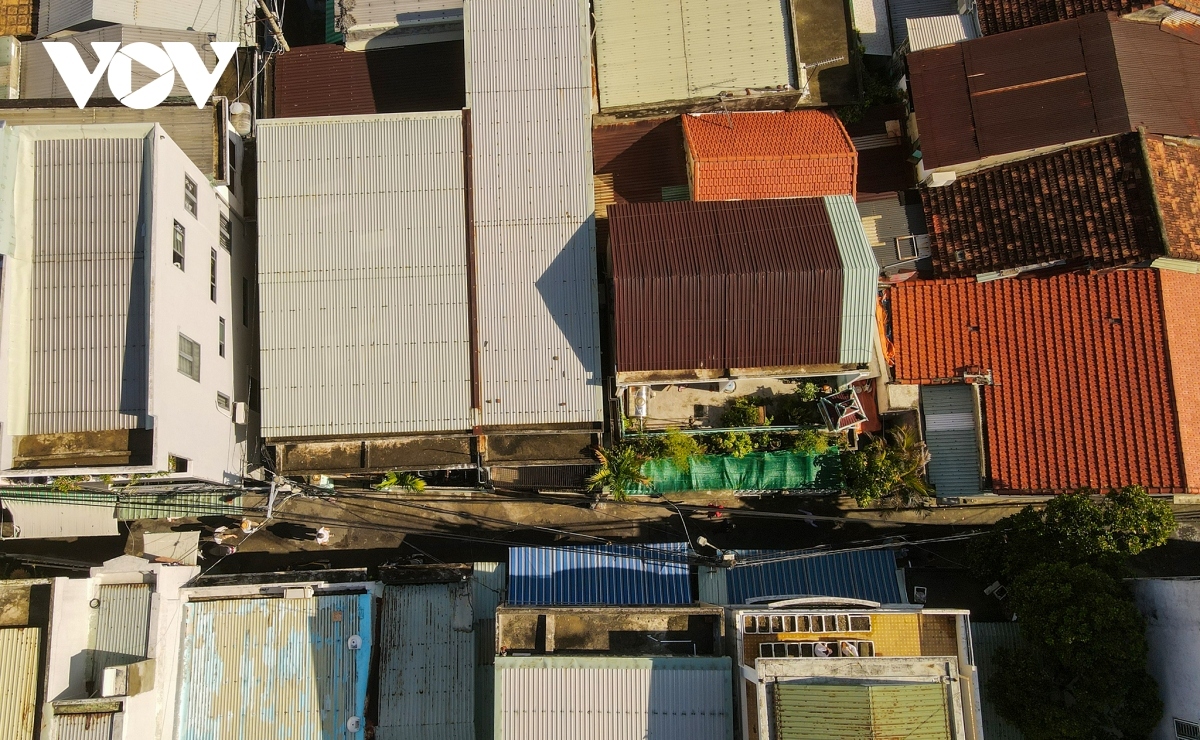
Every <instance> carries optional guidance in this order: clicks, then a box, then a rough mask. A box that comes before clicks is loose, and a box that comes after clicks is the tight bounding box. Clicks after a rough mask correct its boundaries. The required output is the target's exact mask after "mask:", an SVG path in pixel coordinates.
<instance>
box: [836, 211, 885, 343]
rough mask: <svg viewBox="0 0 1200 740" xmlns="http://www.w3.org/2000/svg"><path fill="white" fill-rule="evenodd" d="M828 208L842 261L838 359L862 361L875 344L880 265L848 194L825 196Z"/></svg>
mask: <svg viewBox="0 0 1200 740" xmlns="http://www.w3.org/2000/svg"><path fill="white" fill-rule="evenodd" d="M825 210H826V211H828V212H829V224H830V226H832V227H833V237H834V242H835V243H836V244H837V250H838V255H839V257H840V259H841V262H842V335H841V342H840V349H839V351H838V362H839V363H841V364H843V365H863V364H866V363H867V362H870V360H871V352H872V351H873V350H874V348H875V326H876V320H875V297H876V293H877V291H878V286H879V265H878V264H877V263H876V262H875V255H874V254H872V252H871V245H870V244H868V243H867V234H866V232H865V231H863V225H862V220H861V219H859V217H858V209H857V208H855V207H854V199H853V198H851V197H850V196H849V195H827V196H825Z"/></svg>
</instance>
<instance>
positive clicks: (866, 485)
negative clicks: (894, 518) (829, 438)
mask: <svg viewBox="0 0 1200 740" xmlns="http://www.w3.org/2000/svg"><path fill="white" fill-rule="evenodd" d="M928 462H929V452H928V450H927V449H926V448H925V444H924V443H923V442H921V440H920V438H919V437H918V436H917V433H916V430H914V429H912V428H911V427H895V428H893V429H892V430H891V432H890V433H889V435H888V437H887V438H883V437H874V438H871V439H870V440H869V441H867V442H866V443H865V444H864V445H862V448H861V449H858V450H847V451H845V452H843V453H842V475H843V477H844V479H845V483H846V492H847V493H848V494H850V495H851V496H853V497H854V500H855V501H857V502H858V505H859V506H869V505H871V504H874V503H877V502H879V503H883V504H884V505H886V506H890V507H893V508H909V507H919V506H921V505H923V504H924V503H925V502H926V500H927V499H928V497H929V495H930V490H929V487H928V486H927V485H926V484H925V480H924V478H923V477H922V473H923V471H924V468H925V465H926V464H927V463H928Z"/></svg>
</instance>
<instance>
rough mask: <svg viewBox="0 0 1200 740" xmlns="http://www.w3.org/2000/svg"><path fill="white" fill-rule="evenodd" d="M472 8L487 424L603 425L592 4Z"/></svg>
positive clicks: (471, 4) (512, 0)
mask: <svg viewBox="0 0 1200 740" xmlns="http://www.w3.org/2000/svg"><path fill="white" fill-rule="evenodd" d="M465 17H466V28H467V54H468V59H469V60H470V61H469V71H468V90H469V105H470V108H471V141H472V157H471V168H472V175H473V182H472V186H471V187H472V192H473V201H474V223H475V252H476V277H477V280H476V284H477V295H478V306H479V336H478V347H479V355H480V356H479V365H480V375H481V377H480V386H481V395H482V398H483V409H482V416H483V419H482V420H483V424H484V425H485V426H510V425H528V424H555V423H562V424H566V423H573V424H579V423H589V424H590V423H595V422H599V421H601V420H602V419H603V417H604V414H603V409H602V389H601V372H600V327H599V305H598V296H597V280H596V239H595V222H594V216H593V193H592V145H591V74H590V63H589V59H590V54H589V49H590V43H589V36H588V25H589V23H588V3H587V0H555V2H545V3H527V2H522V0H489V1H488V2H479V1H475V0H467V3H466V6H465Z"/></svg>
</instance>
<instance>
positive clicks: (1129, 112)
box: [908, 13, 1200, 169]
mask: <svg viewBox="0 0 1200 740" xmlns="http://www.w3.org/2000/svg"><path fill="white" fill-rule="evenodd" d="M908 65H909V72H910V79H911V92H912V97H913V106H914V108H915V110H916V115H917V128H918V129H919V130H920V138H921V153H922V156H923V158H924V162H925V167H926V168H927V169H933V168H935V167H943V166H947V165H953V164H959V163H963V162H972V161H975V160H978V159H980V158H982V157H987V156H992V155H999V154H1007V153H1011V152H1018V151H1022V150H1026V149H1033V148H1036V147H1043V146H1053V145H1056V144H1065V143H1070V142H1074V141H1080V140H1083V139H1088V138H1092V137H1096V136H1107V135H1110V134H1117V133H1122V132H1126V131H1133V130H1135V129H1137V127H1139V126H1144V127H1146V129H1147V130H1149V131H1150V132H1151V133H1161V134H1172V135H1177V136H1196V135H1200V44H1194V43H1191V42H1190V41H1187V40H1185V39H1183V38H1180V37H1179V36H1177V35H1174V34H1171V33H1167V32H1164V31H1162V30H1161V29H1160V28H1159V27H1158V26H1157V25H1154V24H1149V23H1140V22H1134V21H1125V20H1118V19H1116V18H1109V17H1108V16H1106V15H1105V14H1103V13H1099V14H1095V15H1089V16H1084V17H1081V18H1078V19H1073V20H1066V21H1060V22H1058V23H1050V24H1047V25H1044V26H1038V27H1036V28H1029V29H1025V30H1022V31H1014V32H1012V33H1005V34H1000V35H998V36H987V37H984V38H981V39H974V40H972V41H966V42H964V43H961V44H957V45H954V46H948V47H941V48H937V49H928V50H925V51H921V52H915V53H913V54H910V55H909V56H908Z"/></svg>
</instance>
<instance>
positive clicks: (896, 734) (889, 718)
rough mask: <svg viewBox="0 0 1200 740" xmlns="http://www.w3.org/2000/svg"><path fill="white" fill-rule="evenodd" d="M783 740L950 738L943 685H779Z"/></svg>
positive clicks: (777, 715)
mask: <svg viewBox="0 0 1200 740" xmlns="http://www.w3.org/2000/svg"><path fill="white" fill-rule="evenodd" d="M775 722H776V737H777V738H779V740H864V739H865V738H869V739H870V740H899V738H904V739H905V740H950V738H951V734H950V707H949V699H948V696H947V693H946V687H945V686H943V685H942V684H940V683H916V684H914V683H908V684H887V685H871V686H852V685H836V684H812V683H800V684H788V683H777V684H776V685H775Z"/></svg>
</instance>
